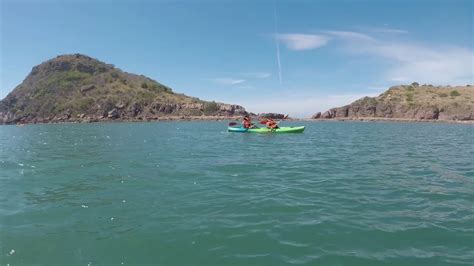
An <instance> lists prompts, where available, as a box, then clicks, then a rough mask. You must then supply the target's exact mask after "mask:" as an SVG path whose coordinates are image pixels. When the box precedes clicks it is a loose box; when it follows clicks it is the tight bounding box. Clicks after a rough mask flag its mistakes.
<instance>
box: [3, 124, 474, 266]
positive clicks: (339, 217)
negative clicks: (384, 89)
mask: <svg viewBox="0 0 474 266" xmlns="http://www.w3.org/2000/svg"><path fill="white" fill-rule="evenodd" d="M287 124H288V125H295V124H291V123H287ZM298 124H304V125H305V126H307V128H306V131H305V132H304V133H302V134H293V135H256V134H239V133H227V132H226V131H225V130H226V123H223V122H179V123H178V122H176V123H175V122H164V123H110V124H107V123H106V124H66V125H28V126H25V127H16V126H0V195H1V200H0V225H1V227H0V253H1V254H0V265H7V264H9V265H10V266H15V265H88V264H90V265H463V264H464V265H472V262H473V261H474V211H473V205H474V199H473V197H474V196H473V195H474V166H473V158H474V144H473V132H474V127H473V126H472V125H454V124H453V125H451V124H430V123H426V124H421V123H420V124H403V123H351V122H341V123H338V122H319V123H298Z"/></svg>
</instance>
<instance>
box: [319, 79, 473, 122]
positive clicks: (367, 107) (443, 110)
mask: <svg viewBox="0 0 474 266" xmlns="http://www.w3.org/2000/svg"><path fill="white" fill-rule="evenodd" d="M312 118H313V119H339V120H406V121H473V120H474V87H473V86H471V85H466V86H453V87H452V86H432V85H426V84H425V85H419V84H418V83H416V82H414V83H412V84H411V85H399V86H394V87H391V88H389V89H388V90H387V91H385V92H384V93H382V94H380V95H379V96H377V97H364V98H362V99H359V100H357V101H355V102H353V103H351V104H349V105H346V106H342V107H337V108H332V109H330V110H328V111H326V112H324V113H316V114H315V115H314V116H313V117H312Z"/></svg>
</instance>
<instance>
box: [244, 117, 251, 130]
mask: <svg viewBox="0 0 474 266" xmlns="http://www.w3.org/2000/svg"><path fill="white" fill-rule="evenodd" d="M251 126H252V123H251V122H250V120H248V119H244V128H250V127H251Z"/></svg>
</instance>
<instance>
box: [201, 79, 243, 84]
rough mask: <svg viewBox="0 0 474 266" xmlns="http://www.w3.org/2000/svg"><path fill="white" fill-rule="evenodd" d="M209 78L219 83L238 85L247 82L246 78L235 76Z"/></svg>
mask: <svg viewBox="0 0 474 266" xmlns="http://www.w3.org/2000/svg"><path fill="white" fill-rule="evenodd" d="M209 80H210V81H212V82H214V83H216V84H219V85H237V84H242V83H244V82H245V79H234V78H213V79H209Z"/></svg>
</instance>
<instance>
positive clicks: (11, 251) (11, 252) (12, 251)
mask: <svg viewBox="0 0 474 266" xmlns="http://www.w3.org/2000/svg"><path fill="white" fill-rule="evenodd" d="M15 252H16V251H15V250H14V249H12V250H10V252H8V254H10V256H12V255H13V254H15Z"/></svg>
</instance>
